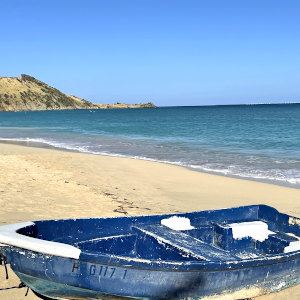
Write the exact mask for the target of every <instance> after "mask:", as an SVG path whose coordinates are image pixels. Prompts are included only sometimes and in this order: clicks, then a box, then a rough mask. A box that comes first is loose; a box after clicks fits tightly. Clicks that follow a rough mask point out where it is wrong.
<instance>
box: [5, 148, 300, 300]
mask: <svg viewBox="0 0 300 300" xmlns="http://www.w3.org/2000/svg"><path fill="white" fill-rule="evenodd" d="M53 150H54V149H46V148H38V147H28V146H21V145H13V144H8V143H2V144H0V204H1V207H2V209H1V211H0V223H1V225H2V224H9V223H17V222H24V221H34V220H45V219H61V218H84V217H102V216H103V217H104V216H126V215H128V216H133V215H151V214H163V213H180V212H188V211H197V210H198V211H199V210H209V209H220V208H225V207H234V206H241V205H251V204H266V205H270V206H273V207H275V208H276V209H278V210H279V211H280V212H283V213H287V214H289V215H292V216H297V217H300V202H299V199H300V190H299V189H293V188H289V187H282V186H278V185H272V184H266V183H261V182H255V181H250V180H245V179H234V178H230V177H225V176H219V175H212V174H206V173H202V172H195V171H191V170H189V169H187V168H184V167H180V166H176V165H169V164H164V163H158V162H151V161H146V160H138V159H130V158H120V157H111V156H101V155H91V154H85V153H78V152H72V151H61V150H58V149H55V151H53ZM0 270H2V271H1V276H2V277H3V278H4V274H3V271H4V268H0ZM9 275H10V278H9V280H3V281H2V282H1V284H0V298H1V299H3V300H9V299H23V297H24V294H25V290H23V289H9V290H4V288H8V287H13V286H18V284H19V281H18V279H16V278H15V276H12V272H11V271H9ZM299 295H300V285H297V286H294V287H291V288H288V289H286V290H283V291H281V292H279V293H275V294H270V295H267V296H261V297H258V298H257V300H272V299H274V300H275V299H276V300H279V299H282V298H283V297H285V298H287V299H292V300H296V299H299ZM27 298H28V300H37V299H38V298H37V297H36V296H34V295H33V293H32V292H29V294H28V297H27Z"/></svg>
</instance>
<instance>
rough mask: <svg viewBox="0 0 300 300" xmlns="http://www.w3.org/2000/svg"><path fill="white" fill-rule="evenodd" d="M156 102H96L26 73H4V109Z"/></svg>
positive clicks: (0, 93) (0, 83)
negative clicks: (61, 89) (59, 88)
mask: <svg viewBox="0 0 300 300" xmlns="http://www.w3.org/2000/svg"><path fill="white" fill-rule="evenodd" d="M154 107H156V106H155V105H154V104H153V103H151V102H147V103H138V104H126V103H120V102H117V103H114V104H95V103H92V102H90V101H87V100H84V99H81V98H79V97H76V96H73V95H66V94H64V93H62V92H61V91H59V90H58V89H56V88H54V87H51V86H49V85H47V84H46V83H44V82H42V81H40V80H38V79H36V78H34V77H32V76H30V75H26V74H21V77H0V111H42V110H66V109H122V108H133V109H136V108H154Z"/></svg>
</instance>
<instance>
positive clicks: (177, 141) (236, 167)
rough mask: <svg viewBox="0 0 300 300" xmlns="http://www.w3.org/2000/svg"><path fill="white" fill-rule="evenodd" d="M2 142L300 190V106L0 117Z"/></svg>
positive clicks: (252, 106) (23, 114)
mask: <svg viewBox="0 0 300 300" xmlns="http://www.w3.org/2000/svg"><path fill="white" fill-rule="evenodd" d="M0 140H6V141H20V142H26V143H28V144H29V145H31V144H32V145H34V144H35V143H39V145H48V146H53V147H56V148H60V149H68V150H74V151H79V152H85V153H93V154H102V155H103V154H104V155H112V156H123V157H132V158H137V159H147V160H153V161H160V162H165V163H170V164H176V165H180V166H185V167H188V168H191V169H193V170H196V171H204V172H209V173H216V174H222V175H227V176H232V177H242V178H247V179H253V180H258V181H266V182H270V183H275V184H281V185H288V186H292V187H295V188H300V104H283V105H281V104H280V105H235V106H207V107H204V106H197V107H163V108H156V109H140V110H138V109H137V110H133V109H122V110H66V111H40V112H0ZM0 147H1V144H0Z"/></svg>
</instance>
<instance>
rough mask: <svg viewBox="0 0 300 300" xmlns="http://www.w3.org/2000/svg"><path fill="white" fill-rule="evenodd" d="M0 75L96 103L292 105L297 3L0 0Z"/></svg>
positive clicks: (296, 95)
mask: <svg viewBox="0 0 300 300" xmlns="http://www.w3.org/2000/svg"><path fill="white" fill-rule="evenodd" d="M0 10H1V18H0V76H19V75H20V74H21V73H26V74H29V75H32V76H34V77H36V78H38V79H40V80H42V81H44V82H46V83H48V84H49V85H52V86H54V87H56V88H58V89H60V90H62V91H63V92H65V93H68V94H73V95H76V96H79V97H82V98H84V99H87V100H90V101H93V102H98V103H113V102H116V101H122V102H127V103H137V102H145V101H153V102H154V103H155V104H157V105H210V104H237V103H261V102H264V103H266V102H267V103H269V102H287V101H290V102H300V1H298V0H297V1H291V0H282V1H276V0H273V1H266V0H258V1H256V0H251V1H247V0H239V1H230V0H227V1H225V0H223V1H215V0H206V1H201V0H196V1H191V0H181V1H177V0H149V1H148V0H137V1H134V0H118V1H117V0H106V1H102V0H94V1H92V0H81V1H76V0H60V1H56V0H48V1H46V0H43V1H42V0H35V1H33V0H26V1H23V0H19V1H15V0H2V1H1V3H0Z"/></svg>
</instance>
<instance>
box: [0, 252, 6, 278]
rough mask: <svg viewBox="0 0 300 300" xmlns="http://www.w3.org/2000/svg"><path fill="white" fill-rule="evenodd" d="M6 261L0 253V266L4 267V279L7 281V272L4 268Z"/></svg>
mask: <svg viewBox="0 0 300 300" xmlns="http://www.w3.org/2000/svg"><path fill="white" fill-rule="evenodd" d="M6 263H7V262H6V259H5V257H4V256H3V254H2V253H0V266H1V265H2V264H3V265H4V268H5V279H6V280H7V279H8V271H7V266H6Z"/></svg>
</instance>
